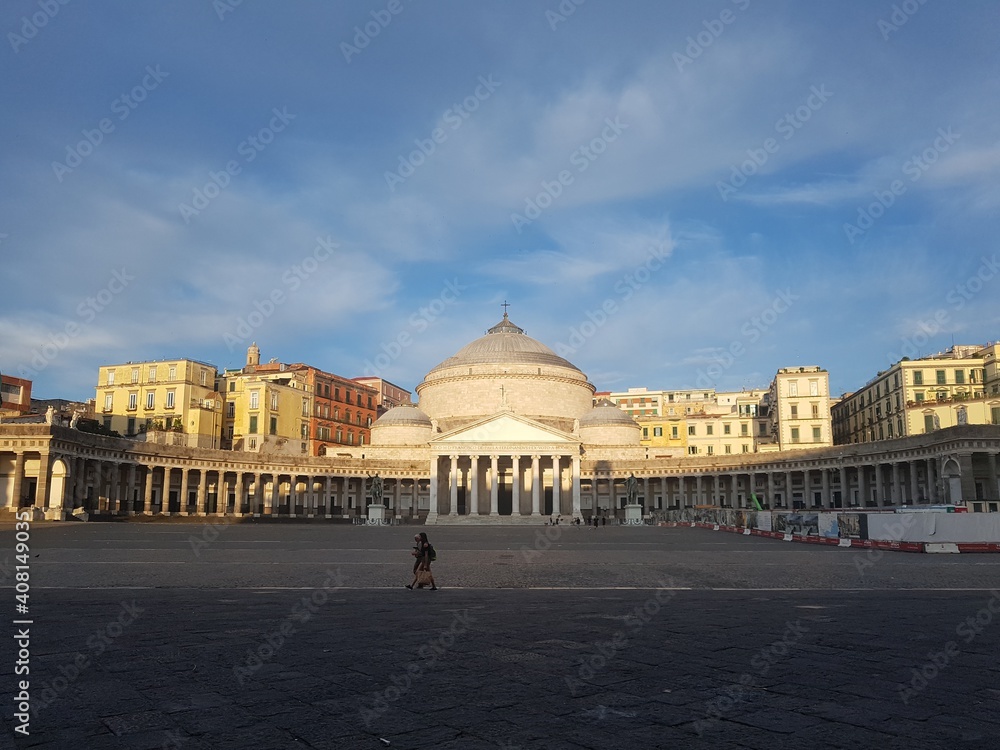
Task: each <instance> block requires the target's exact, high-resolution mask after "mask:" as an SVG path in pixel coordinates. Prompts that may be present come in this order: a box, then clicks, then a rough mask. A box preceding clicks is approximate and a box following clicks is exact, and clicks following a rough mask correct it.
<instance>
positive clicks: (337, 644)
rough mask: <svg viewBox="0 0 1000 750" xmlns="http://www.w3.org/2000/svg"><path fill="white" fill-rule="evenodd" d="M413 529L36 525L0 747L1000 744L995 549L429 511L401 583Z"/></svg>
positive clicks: (7, 658) (2, 668) (0, 667)
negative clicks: (415, 568)
mask: <svg viewBox="0 0 1000 750" xmlns="http://www.w3.org/2000/svg"><path fill="white" fill-rule="evenodd" d="M419 530H421V527H412V526H409V527H408V526H404V527H390V528H376V529H366V528H355V527H346V526H333V525H323V526H307V525H293V524H245V525H239V526H236V525H233V526H224V525H221V524H217V525H216V526H214V527H213V526H208V525H206V524H203V523H188V524H162V523H160V524H153V523H147V524H63V525H36V526H35V527H34V528H33V530H32V542H33V552H36V553H37V554H38V557H37V558H32V561H31V565H32V570H31V573H32V578H31V581H32V591H31V603H32V611H31V615H32V618H33V620H34V625H33V626H32V643H31V650H32V656H31V692H32V698H31V700H32V706H33V710H34V712H35V715H34V716H33V718H32V721H31V735H30V737H28V738H22V737H18V736H17V735H15V734H14V732H13V722H12V721H11V713H12V711H11V709H10V706H11V702H12V701H11V698H12V696H13V691H14V687H15V675H14V662H15V659H16V656H15V654H14V649H13V647H12V643H11V642H12V641H13V639H12V638H11V637H6V638H4V639H3V640H2V643H3V644H4V645H3V646H2V647H0V658H2V661H0V680H2V684H3V685H4V690H3V693H4V695H5V697H6V698H7V699H8V700H7V701H6V706H5V710H4V714H3V716H4V724H3V727H2V729H3V736H2V737H0V747H3V746H5V743H8V742H9V746H18V747H37V748H53V749H54V748H59V749H62V748H80V749H81V750H83V749H87V750H89V749H90V748H94V749H95V750H101V749H103V748H132V749H133V750H146V749H151V748H175V747H176V748H185V749H188V748H190V749H191V750H194V749H196V748H212V750H225V749H227V748H260V749H261V750H268V749H269V748H275V749H277V748H281V749H285V748H337V749H340V748H343V749H346V750H353V749H354V748H358V749H359V750H363V749H364V748H386V747H388V748H400V749H407V750H408V749H410V748H413V749H416V748H445V749H447V750H452V749H458V748H494V749H496V748H506V750H515V748H522V749H524V750H527V749H528V748H588V749H590V748H593V749H594V750H605V749H606V748H688V747H690V748H729V747H732V748H760V749H761V750H773V749H774V748H799V747H801V748H807V747H808V748H815V747H820V748H827V747H831V748H839V747H843V748H868V747H878V748H880V749H885V750H891V749H893V748H932V747H935V748H936V747H949V748H955V747H957V748H962V747H970V748H973V747H974V748H982V747H996V746H998V744H1000V712H998V710H997V706H998V699H1000V679H998V678H1000V664H998V656H997V655H998V653H1000V648H998V646H1000V594H998V593H996V592H995V591H994V589H1000V559H998V558H1000V556H993V555H953V556H946V555H941V556H935V555H912V554H904V553H892V554H890V553H886V554H884V555H881V556H879V555H875V554H871V553H868V552H866V551H857V550H841V549H830V548H818V547H813V546H811V545H795V544H791V543H782V542H778V541H774V540H768V539H759V538H755V537H750V538H747V537H741V536H737V535H732V534H725V533H722V532H710V531H704V530H700V529H654V528H638V529H628V528H611V527H607V528H600V529H596V530H594V529H582V528H579V529H578V528H573V527H569V528H565V529H564V528H562V527H559V528H544V527H537V528H450V529H436V528H434V527H427V528H426V529H425V530H426V531H427V532H428V534H429V535H430V537H431V541H432V542H434V543H435V545H436V546H437V547H438V549H439V562H438V564H437V565H436V566H435V575H436V576H437V577H438V579H439V582H440V585H441V586H442V587H443V588H442V590H440V591H436V592H431V591H426V590H425V591H408V590H406V589H404V588H403V587H402V583H404V582H407V581H408V580H409V577H408V572H409V568H410V563H411V558H409V557H408V555H407V552H408V549H409V544H410V541H409V540H410V537H411V536H412V534H413V533H414V531H419ZM0 535H2V538H3V539H4V541H5V545H4V547H5V549H6V550H10V551H11V552H10V554H11V555H12V554H13V543H12V533H11V532H10V530H8V529H5V530H3V531H2V532H0ZM192 540H193V541H192ZM202 543H204V544H202ZM6 554H7V553H6V552H4V551H3V550H2V549H0V561H3V560H4V558H5V555H6ZM4 570H6V569H4ZM3 585H4V587H5V589H4V590H5V592H6V593H7V596H8V597H9V598H10V601H11V607H12V606H13V594H14V592H13V589H12V581H11V579H10V577H9V576H5V577H3ZM7 627H8V633H12V632H13V626H12V625H8V626H7Z"/></svg>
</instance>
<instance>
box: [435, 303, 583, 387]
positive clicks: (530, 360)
mask: <svg viewBox="0 0 1000 750" xmlns="http://www.w3.org/2000/svg"><path fill="white" fill-rule="evenodd" d="M481 364H513V365H550V366H555V367H566V368H569V369H571V370H576V372H580V370H579V369H577V368H576V367H575V366H574V365H573V364H571V363H570V362H568V361H567V360H565V359H563V358H562V357H560V356H559V355H558V354H556V353H555V352H553V351H552V350H551V349H549V347H547V346H545V344H543V343H542V342H540V341H537V340H536V339H533V338H531V336H528V335H527V334H526V333H525V332H524V329H523V328H519V327H518V326H516V325H514V323H512V322H511V320H510V318H508V317H507V313H504V314H503V320H501V321H500V322H499V323H497V324H496V325H495V326H493V327H492V328H490V329H489V330H488V331H487V332H486V335H485V336H483V337H481V338H478V339H476V340H475V341H473V342H472V343H470V344H466V345H465V346H464V347H462V348H461V349H459V350H458V352H457V353H456V354H455V355H454V356H452V357H449V358H448V359H446V360H445V361H444V362H442V363H441V364H439V365H438V366H437V367H435V368H434V369H432V370H431V371H430V373H428V375H432V374H434V373H435V372H438V371H439V370H444V369H447V368H450V367H462V366H467V365H481Z"/></svg>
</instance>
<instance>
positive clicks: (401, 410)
mask: <svg viewBox="0 0 1000 750" xmlns="http://www.w3.org/2000/svg"><path fill="white" fill-rule="evenodd" d="M403 424H406V425H426V426H427V427H430V426H431V418H430V417H428V416H427V415H426V414H424V413H423V412H422V411H420V409H418V408H417V407H416V406H414V405H413V404H402V405H400V406H396V407H393V408H392V409H389V411H387V412H386V413H385V414H383V415H382V416H381V417H379V418H378V419H376V420H375V423H374V424H373V425H372V426H373V427H374V426H376V425H378V426H379V427H386V426H389V425H403Z"/></svg>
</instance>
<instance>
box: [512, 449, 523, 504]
mask: <svg viewBox="0 0 1000 750" xmlns="http://www.w3.org/2000/svg"><path fill="white" fill-rule="evenodd" d="M511 461H512V462H513V469H512V470H511V476H510V492H511V502H510V515H511V516H512V517H513V516H519V515H521V457H520V456H518V455H517V454H515V455H513V456H511Z"/></svg>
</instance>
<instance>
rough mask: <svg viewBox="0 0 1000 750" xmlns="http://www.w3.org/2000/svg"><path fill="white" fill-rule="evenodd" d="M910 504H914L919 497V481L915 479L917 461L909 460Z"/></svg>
mask: <svg viewBox="0 0 1000 750" xmlns="http://www.w3.org/2000/svg"><path fill="white" fill-rule="evenodd" d="M908 463H909V464H910V504H911V505H916V504H917V502H918V498H919V497H920V482H919V481H918V480H917V462H916V461H914V460H912V459H911V460H910V461H909V462H908Z"/></svg>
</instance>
